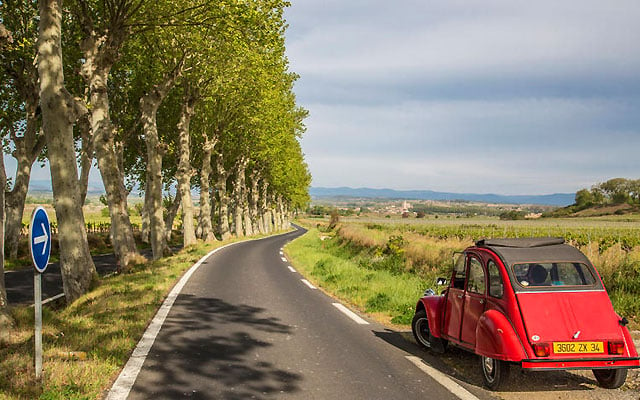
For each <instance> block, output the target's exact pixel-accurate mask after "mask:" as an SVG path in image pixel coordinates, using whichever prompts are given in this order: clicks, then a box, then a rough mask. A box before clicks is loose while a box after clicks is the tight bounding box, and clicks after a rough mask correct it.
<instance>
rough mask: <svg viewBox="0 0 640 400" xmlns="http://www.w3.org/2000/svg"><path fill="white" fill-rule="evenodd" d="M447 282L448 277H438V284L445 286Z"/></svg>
mask: <svg viewBox="0 0 640 400" xmlns="http://www.w3.org/2000/svg"><path fill="white" fill-rule="evenodd" d="M446 284H447V278H438V279H436V285H438V286H444V285H446Z"/></svg>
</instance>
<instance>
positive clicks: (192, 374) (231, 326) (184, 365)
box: [129, 295, 302, 399]
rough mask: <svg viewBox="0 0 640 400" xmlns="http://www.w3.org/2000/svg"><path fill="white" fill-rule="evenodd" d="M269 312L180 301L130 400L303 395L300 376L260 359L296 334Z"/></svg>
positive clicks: (197, 300)
mask: <svg viewBox="0 0 640 400" xmlns="http://www.w3.org/2000/svg"><path fill="white" fill-rule="evenodd" d="M265 311H266V310H264V309H262V308H258V307H252V306H248V305H242V304H240V305H234V304H229V303H227V302H224V301H222V300H220V299H216V298H202V297H196V296H192V295H181V296H180V297H179V298H178V301H176V304H175V305H174V307H173V309H172V311H171V313H170V315H169V316H168V317H167V319H166V321H165V323H164V325H163V327H162V330H161V331H160V333H159V334H158V337H157V338H156V342H155V344H154V345H153V347H152V349H151V351H150V353H149V355H148V357H147V360H146V361H145V363H144V367H143V370H142V371H141V373H140V375H139V376H138V380H137V381H136V384H135V385H134V388H133V390H132V393H131V396H130V397H129V398H130V399H136V398H154V399H155V398H167V399H175V398H180V397H190V398H202V399H206V398H216V399H218V398H223V399H249V398H258V399H259V398H265V397H274V395H278V394H281V393H293V392H297V391H299V390H300V389H299V387H298V383H299V381H300V380H301V379H302V377H301V376H300V375H298V374H295V373H291V372H289V371H285V370H282V369H279V368H278V367H277V366H275V365H274V364H273V363H271V362H269V361H268V360H264V359H260V356H259V353H260V351H259V350H260V349H263V348H267V347H270V346H272V345H271V344H270V343H269V342H267V341H265V340H261V339H258V336H260V337H262V338H265V337H267V338H270V337H273V336H274V335H289V334H291V333H292V329H291V328H290V327H289V326H287V325H284V324H282V323H280V322H279V320H278V319H277V318H272V317H269V316H267V315H264V313H265Z"/></svg>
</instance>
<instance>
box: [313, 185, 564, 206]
mask: <svg viewBox="0 0 640 400" xmlns="http://www.w3.org/2000/svg"><path fill="white" fill-rule="evenodd" d="M309 194H310V195H311V197H312V198H317V199H321V198H327V197H355V198H374V199H376V198H377V199H405V200H440V201H447V200H449V201H452V200H463V201H477V202H481V203H500V204H540V205H546V206H558V207H564V206H567V205H569V204H573V203H574V202H575V193H554V194H545V195H518V196H508V195H500V194H491V193H488V194H475V193H447V192H434V191H432V190H393V189H370V188H357V189H354V188H350V187H338V188H324V187H312V188H310V189H309Z"/></svg>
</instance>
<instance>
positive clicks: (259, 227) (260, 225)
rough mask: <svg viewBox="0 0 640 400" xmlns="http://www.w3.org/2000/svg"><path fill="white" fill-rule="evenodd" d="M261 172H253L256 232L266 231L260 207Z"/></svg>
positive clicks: (253, 209)
mask: <svg viewBox="0 0 640 400" xmlns="http://www.w3.org/2000/svg"><path fill="white" fill-rule="evenodd" d="M259 183H260V173H259V172H257V171H254V172H253V173H252V174H251V218H252V220H253V224H254V228H255V231H256V232H259V233H265V232H264V218H263V217H262V210H261V208H262V207H259V202H260V185H259Z"/></svg>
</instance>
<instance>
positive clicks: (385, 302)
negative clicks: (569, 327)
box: [287, 221, 640, 330]
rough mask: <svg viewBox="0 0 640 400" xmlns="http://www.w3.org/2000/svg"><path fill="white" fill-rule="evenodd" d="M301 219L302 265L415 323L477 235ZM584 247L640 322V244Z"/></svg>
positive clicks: (366, 306) (331, 286) (634, 324)
mask: <svg viewBox="0 0 640 400" xmlns="http://www.w3.org/2000/svg"><path fill="white" fill-rule="evenodd" d="M301 222H302V223H303V224H304V225H305V226H307V227H308V228H309V233H308V234H307V235H306V236H304V237H302V238H300V239H297V240H296V241H294V242H293V243H291V244H290V245H289V246H288V247H287V249H288V255H289V256H290V257H291V259H292V261H294V262H296V267H297V268H299V269H300V270H301V271H304V273H305V274H306V275H308V276H310V277H311V278H312V280H313V279H315V280H316V283H317V285H318V286H320V287H322V288H325V289H326V290H327V291H328V292H330V293H332V294H334V295H336V296H337V297H339V298H340V299H341V300H344V301H346V302H349V303H351V304H353V305H354V306H356V307H357V308H358V309H360V310H362V311H364V312H368V313H371V314H375V313H378V314H381V315H383V316H384V317H383V318H382V319H383V320H385V319H386V320H390V321H392V322H394V323H397V324H408V323H410V320H411V316H412V314H413V306H415V302H416V301H417V299H418V298H419V295H420V294H422V292H423V290H424V289H425V288H427V287H433V286H434V285H433V282H434V280H435V278H436V276H445V277H448V275H449V273H450V267H451V265H452V259H451V256H452V254H453V252H454V251H461V250H463V249H464V248H466V247H467V246H469V245H471V244H472V243H473V241H472V240H471V239H470V238H467V239H459V238H457V237H455V236H454V237H447V238H441V237H432V236H428V235H425V234H419V233H416V232H414V231H412V230H406V229H400V228H406V227H400V228H398V227H392V226H391V227H386V226H381V225H371V224H368V225H367V224H357V223H345V224H341V225H339V226H338V227H337V228H336V229H335V230H333V231H329V232H325V230H326V229H325V228H324V227H323V225H321V224H316V225H315V227H312V226H311V225H312V222H309V221H301ZM322 239H324V240H322ZM589 246H590V247H589ZM580 250H582V251H583V252H584V253H585V254H587V255H589V258H590V259H591V261H592V262H593V263H594V264H595V265H596V267H597V268H598V271H599V273H600V275H601V276H602V279H603V281H604V283H605V286H606V288H607V291H608V293H609V296H610V298H611V301H612V303H613V306H614V308H615V310H616V311H617V312H618V313H619V314H620V315H623V316H626V317H627V318H628V319H629V320H630V322H631V323H630V326H629V327H630V328H631V329H633V330H637V329H640V318H639V316H640V296H638V294H639V293H640V247H636V248H634V249H628V250H623V249H622V248H621V245H620V244H619V243H616V244H613V245H611V246H609V247H607V248H606V249H599V248H598V244H597V243H592V244H590V245H587V246H582V247H580ZM409 306H410V307H411V310H410V311H409Z"/></svg>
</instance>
